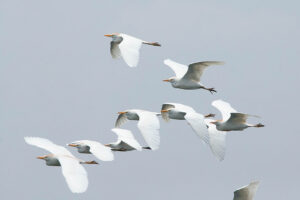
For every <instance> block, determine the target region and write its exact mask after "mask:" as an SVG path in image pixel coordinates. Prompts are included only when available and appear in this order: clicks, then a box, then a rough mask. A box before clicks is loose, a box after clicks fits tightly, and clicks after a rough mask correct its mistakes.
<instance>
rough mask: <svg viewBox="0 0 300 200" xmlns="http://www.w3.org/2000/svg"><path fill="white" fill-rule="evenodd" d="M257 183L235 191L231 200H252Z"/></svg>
mask: <svg viewBox="0 0 300 200" xmlns="http://www.w3.org/2000/svg"><path fill="white" fill-rule="evenodd" d="M258 185H259V181H255V182H252V183H250V184H249V185H246V186H244V187H242V188H240V189H238V190H236V191H234V197H233V200H253V197H254V195H255V193H256V191H257V188H258Z"/></svg>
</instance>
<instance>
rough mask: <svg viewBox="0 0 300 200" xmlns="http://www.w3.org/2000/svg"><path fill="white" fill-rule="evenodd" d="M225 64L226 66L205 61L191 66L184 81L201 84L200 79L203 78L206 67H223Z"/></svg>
mask: <svg viewBox="0 0 300 200" xmlns="http://www.w3.org/2000/svg"><path fill="white" fill-rule="evenodd" d="M223 64H224V63H223V62H219V61H204V62H198V63H193V64H190V65H189V68H188V70H187V72H186V74H185V75H184V77H183V79H188V80H193V81H196V82H199V81H200V77H201V76H202V74H203V71H204V70H205V68H206V67H208V66H211V65H223Z"/></svg>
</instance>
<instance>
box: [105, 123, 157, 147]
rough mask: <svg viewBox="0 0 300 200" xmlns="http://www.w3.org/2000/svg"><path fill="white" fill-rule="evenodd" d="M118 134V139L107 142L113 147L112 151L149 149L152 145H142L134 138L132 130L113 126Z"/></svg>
mask: <svg viewBox="0 0 300 200" xmlns="http://www.w3.org/2000/svg"><path fill="white" fill-rule="evenodd" d="M111 130H112V131H113V132H114V133H115V134H116V135H117V136H118V139H117V141H116V142H114V143H110V144H106V145H105V146H108V147H110V148H111V150H112V151H123V152H125V151H133V150H137V151H142V149H149V150H151V148H150V147H142V146H141V145H140V144H139V142H138V141H137V140H136V139H135V138H134V136H133V134H132V132H131V131H130V130H126V129H121V128H113V129H111Z"/></svg>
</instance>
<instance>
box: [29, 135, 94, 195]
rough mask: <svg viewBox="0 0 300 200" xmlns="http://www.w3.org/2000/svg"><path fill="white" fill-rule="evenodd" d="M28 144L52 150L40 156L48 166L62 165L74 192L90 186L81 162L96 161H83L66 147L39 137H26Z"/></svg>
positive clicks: (83, 190) (90, 162)
mask: <svg viewBox="0 0 300 200" xmlns="http://www.w3.org/2000/svg"><path fill="white" fill-rule="evenodd" d="M24 139H25V142H26V143H27V144H30V145H33V146H37V147H39V148H42V149H45V150H47V151H50V152H51V154H49V155H45V156H39V157H37V158H38V159H43V160H45V161H46V165H48V166H61V169H62V174H63V176H64V177H65V179H66V182H67V184H68V186H69V188H70V190H71V191H72V192H73V193H83V192H85V191H86V190H87V188H88V177H87V172H86V171H85V169H84V167H83V166H82V165H81V164H97V162H95V161H82V160H79V159H77V158H76V157H74V156H73V155H72V154H71V152H69V151H68V150H67V149H66V148H65V147H63V146H59V145H56V144H54V143H52V142H51V141H50V140H47V139H44V138H39V137H25V138H24Z"/></svg>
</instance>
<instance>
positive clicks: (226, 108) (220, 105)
mask: <svg viewBox="0 0 300 200" xmlns="http://www.w3.org/2000/svg"><path fill="white" fill-rule="evenodd" d="M211 105H212V106H214V107H215V108H217V109H218V110H219V111H220V112H221V114H222V118H223V121H224V122H225V121H227V120H228V119H229V118H230V113H235V112H237V111H236V110H235V109H234V108H232V107H231V105H230V104H229V103H227V102H225V101H222V100H215V101H213V102H212V104H211Z"/></svg>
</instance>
